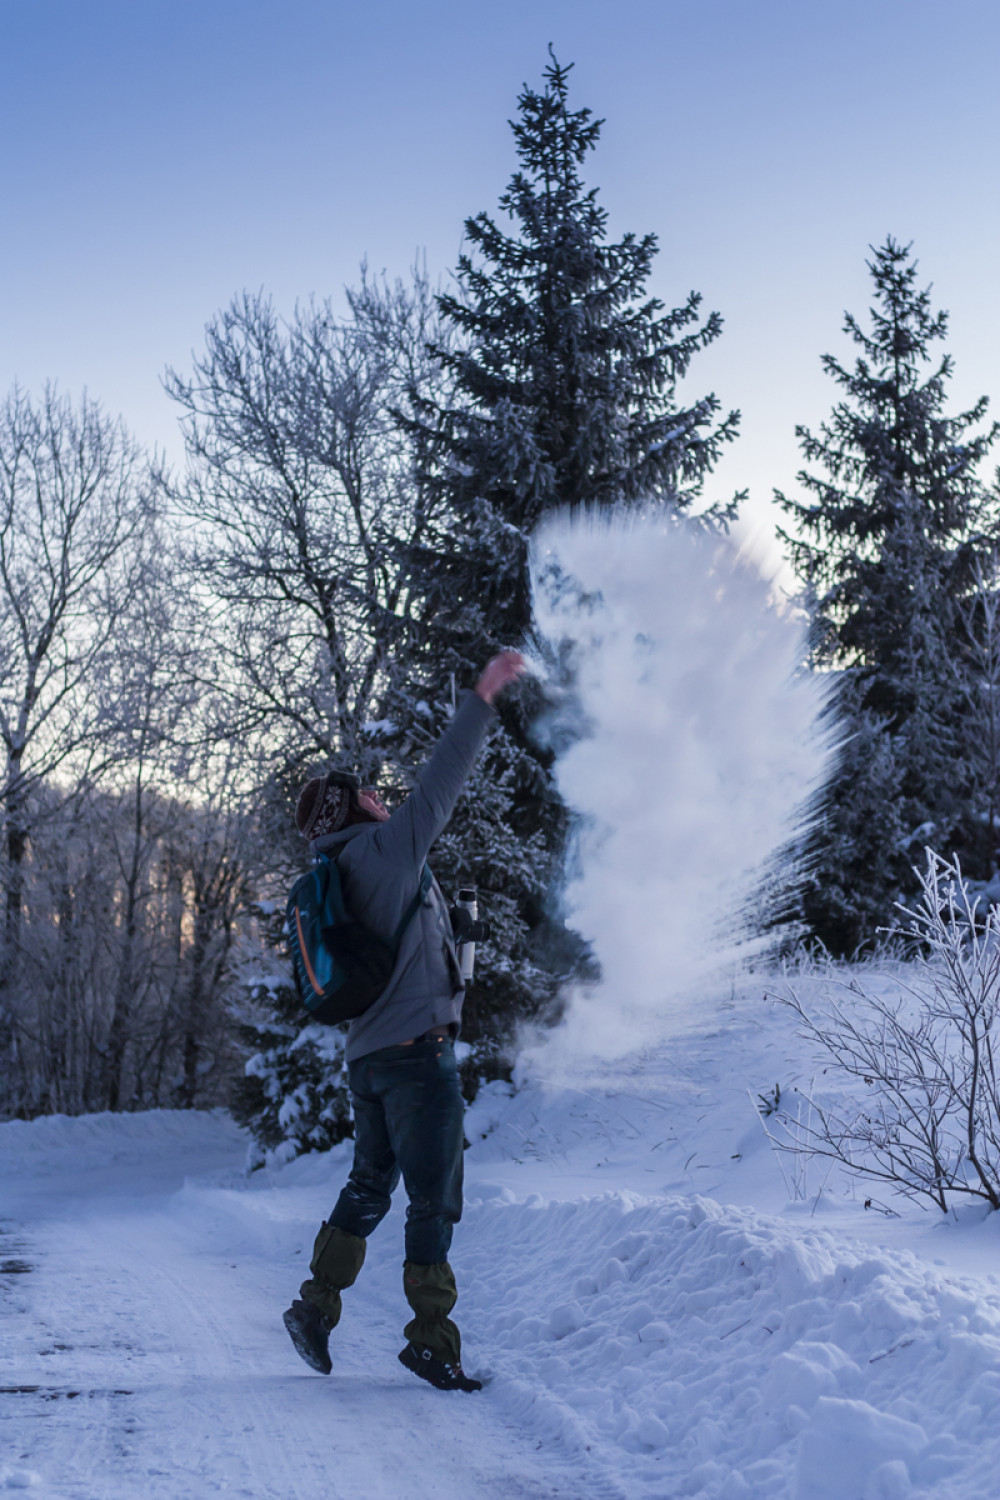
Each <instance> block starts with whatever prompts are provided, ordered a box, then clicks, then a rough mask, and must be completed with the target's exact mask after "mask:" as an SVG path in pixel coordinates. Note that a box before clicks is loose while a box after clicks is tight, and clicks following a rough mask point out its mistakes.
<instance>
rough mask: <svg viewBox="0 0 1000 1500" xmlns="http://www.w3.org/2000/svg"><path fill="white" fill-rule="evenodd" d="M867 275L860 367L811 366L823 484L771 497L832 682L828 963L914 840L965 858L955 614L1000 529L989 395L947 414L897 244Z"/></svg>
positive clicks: (868, 917) (818, 882)
mask: <svg viewBox="0 0 1000 1500" xmlns="http://www.w3.org/2000/svg"><path fill="white" fill-rule="evenodd" d="M868 266H869V270H870V271H871V275H872V279H873V281H874V284H875V305H874V306H873V307H872V309H871V314H870V316H871V326H870V329H865V328H863V327H862V326H861V324H860V323H859V322H858V320H857V319H856V318H854V317H852V316H851V315H850V314H848V315H847V316H846V320H845V325H844V326H845V331H846V332H847V333H848V334H849V335H850V337H851V339H852V340H853V341H854V343H855V344H856V345H858V346H859V349H860V354H859V357H858V359H857V360H856V362H855V364H854V366H853V368H848V367H846V366H845V365H843V364H841V363H840V362H839V361H838V360H836V359H835V358H834V357H833V356H832V355H825V356H824V357H823V365H824V368H825V369H826V371H827V373H828V374H830V375H831V376H832V377H833V379H834V380H835V381H836V383H837V385H838V386H839V387H840V389H841V391H842V392H843V398H842V399H841V400H840V401H839V402H838V403H837V405H836V406H835V407H834V409H833V412H832V414H831V416H830V418H829V419H828V420H827V421H826V422H824V423H823V424H822V426H821V427H820V430H819V433H818V434H814V433H812V432H810V431H809V430H808V429H807V428H805V427H800V428H798V429H797V435H798V437H799V440H800V444H801V448H802V451H803V453H804V455H805V457H806V460H807V462H808V463H809V464H811V465H815V466H817V468H818V469H819V470H820V472H811V471H809V470H803V472H801V473H800V474H799V475H798V482H799V484H800V485H801V486H802V487H803V489H804V490H805V492H806V493H805V497H804V498H802V499H795V498H789V497H787V496H785V495H782V494H780V493H779V494H777V496H776V498H777V500H778V503H779V504H780V505H781V506H782V507H783V508H784V510H785V511H786V512H787V514H788V515H789V517H790V518H791V522H792V527H791V529H790V530H789V532H786V533H782V536H783V539H784V541H785V542H786V544H787V546H788V549H789V554H790V557H791V560H792V563H793V565H794V567H795V569H796V571H797V573H798V575H799V577H800V578H801V580H802V582H803V584H804V585H805V586H806V589H807V591H808V594H809V597H810V598H811V601H812V607H813V659H814V664H815V665H816V666H817V667H820V668H825V669H833V670H835V671H836V672H837V673H838V674H839V680H838V683H837V687H836V691H835V696H834V700H833V707H832V713H833V715H834V716H835V719H836V721H837V726H838V730H839V733H840V735H841V739H842V748H841V752H840V755H839V759H838V763H837V766H836V768H835V771H834V774H833V776H832V777H831V780H830V782H829V784H828V786H827V788H826V792H825V796H824V799H823V801H824V806H823V812H824V814H825V817H824V818H823V819H821V821H820V824H819V826H818V831H817V832H816V834H815V835H814V836H813V839H812V849H811V855H812V872H811V875H810V876H809V878H808V880H807V883H806V887H805V892H804V916H805V918H806V920H807V922H808V924H809V926H810V928H811V930H812V931H813V932H814V933H815V934H816V935H817V936H818V937H820V938H821V939H822V941H823V942H824V943H825V944H827V946H828V947H829V948H830V949H831V950H832V951H834V952H836V953H850V952H851V951H853V950H854V949H855V948H856V947H857V946H858V945H859V944H860V943H863V942H866V941H870V940H872V939H873V938H874V936H875V933H876V929H877V928H878V927H879V926H880V925H884V924H886V923H887V922H888V921H890V920H891V917H892V912H893V902H894V901H895V900H896V899H898V898H899V897H900V896H901V895H905V894H909V893H912V891H913V888H914V886H915V883H916V877H915V876H914V874H913V870H912V866H913V864H914V861H919V859H920V854H921V849H922V846H923V845H924V844H925V843H928V842H933V844H934V846H935V847H936V848H937V849H939V850H942V851H947V852H955V851H958V852H961V853H963V854H965V853H966V852H967V850H968V848H969V846H970V844H971V843H973V842H974V840H973V837H972V832H971V826H970V825H971V822H972V821H973V815H974V809H973V805H972V804H973V800H974V799H973V792H972V784H971V778H970V772H969V765H968V762H967V758H966V755H965V752H964V747H963V738H964V708H963V693H962V686H961V672H960V671H959V670H957V667H958V666H959V660H958V659H959V657H960V655H961V654H962V649H963V648H962V646H961V644H960V637H962V635H963V631H962V626H961V621H962V608H963V600H964V599H965V597H966V595H967V594H968V592H969V591H970V588H971V587H972V585H973V581H974V577H975V572H976V565H977V561H976V560H977V558H981V557H983V555H984V554H985V553H986V552H988V551H989V548H990V536H991V534H992V533H993V532H994V530H995V527H996V515H995V510H994V509H993V508H992V507H991V504H990V500H989V497H988V495H987V493H986V491H985V490H984V488H983V486H982V484H981V482H980V480H979V478H978V468H979V465H980V462H981V460H982V459H983V457H984V456H985V454H986V453H987V451H988V449H989V447H990V445H991V443H992V442H993V441H994V439H995V437H996V436H997V432H998V428H997V427H996V426H994V427H993V428H991V429H990V430H988V431H985V432H982V433H980V434H979V435H976V434H975V433H974V430H973V429H975V428H976V427H977V426H978V425H979V423H980V421H981V419H982V417H983V415H984V412H985V410H986V405H987V401H986V397H983V398H982V399H981V400H980V401H978V402H977V403H976V404H975V406H973V407H972V408H971V409H970V410H968V411H965V412H960V413H958V414H957V415H955V416H950V415H948V414H947V413H946V412H945V409H944V407H945V395H946V382H947V380H948V378H949V377H950V375H951V373H952V363H951V358H950V356H949V355H945V356H943V357H942V358H941V359H940V360H939V361H938V362H937V364H933V363H932V360H933V346H934V344H936V343H937V342H938V341H939V340H941V339H943V338H944V336H945V334H946V331H947V314H946V313H944V312H938V313H934V312H933V311H932V309H931V302H930V293H929V291H928V290H923V291H921V290H918V289H917V285H916V277H917V263H916V261H914V260H913V259H912V256H911V252H910V248H909V247H908V246H901V245H899V244H897V243H896V242H895V241H894V240H893V239H891V238H890V239H887V240H886V242H885V244H884V245H882V246H881V247H880V248H879V249H878V250H875V251H874V253H873V259H872V260H871V261H869V262H868ZM928 367H929V368H928ZM987 873H988V872H987Z"/></svg>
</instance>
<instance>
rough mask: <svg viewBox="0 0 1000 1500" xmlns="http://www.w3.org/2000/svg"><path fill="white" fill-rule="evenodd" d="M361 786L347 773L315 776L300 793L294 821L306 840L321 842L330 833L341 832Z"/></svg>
mask: <svg viewBox="0 0 1000 1500" xmlns="http://www.w3.org/2000/svg"><path fill="white" fill-rule="evenodd" d="M360 785H361V783H360V782H359V780H358V778H357V777H356V776H351V775H350V774H349V773H348V772H346V771H333V772H330V773H329V774H328V775H326V776H314V777H313V778H312V780H311V781H307V782H306V784H305V786H304V787H303V788H302V791H301V792H300V793H299V800H298V802H297V803H296V805H295V822H296V825H297V827H298V830H299V833H301V835H302V837H303V838H304V839H309V840H310V841H311V840H312V839H319V838H322V837H323V835H324V834H327V833H338V832H339V831H340V829H341V828H343V826H344V824H345V823H346V822H347V818H348V814H349V813H350V811H351V808H352V806H353V805H354V793H355V792H356V791H357V790H358V787H359V786H360Z"/></svg>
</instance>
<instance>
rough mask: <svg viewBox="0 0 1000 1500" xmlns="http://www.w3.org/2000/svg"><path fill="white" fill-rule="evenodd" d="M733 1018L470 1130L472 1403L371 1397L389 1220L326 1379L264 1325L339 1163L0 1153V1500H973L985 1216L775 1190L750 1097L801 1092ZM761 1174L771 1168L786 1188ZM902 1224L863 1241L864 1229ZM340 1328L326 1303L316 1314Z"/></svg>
mask: <svg viewBox="0 0 1000 1500" xmlns="http://www.w3.org/2000/svg"><path fill="white" fill-rule="evenodd" d="M761 989H762V986H761V985H760V984H751V983H748V984H747V985H746V986H745V988H744V989H743V990H742V991H741V992H740V993H739V994H738V995H737V996H736V997H735V998H734V999H733V1000H732V1001H731V1002H729V1003H728V1004H727V1005H726V1006H725V1007H723V1008H722V1009H721V1010H720V1011H719V1012H718V1013H717V1014H715V1015H714V1016H709V1017H706V1024H705V1028H704V1031H703V1032H702V1033H701V1034H698V1035H695V1034H694V1033H692V1034H690V1035H689V1036H688V1037H686V1038H684V1039H683V1040H681V1041H677V1042H674V1043H672V1044H671V1045H669V1046H665V1047H663V1048H662V1049H659V1050H657V1051H654V1052H650V1053H648V1054H645V1055H643V1056H642V1057H638V1058H636V1057H633V1058H631V1059H627V1060H625V1061H624V1062H621V1063H616V1064H614V1065H608V1066H607V1068H606V1069H605V1070H604V1071H603V1073H602V1072H600V1070H598V1072H597V1073H596V1074H592V1075H591V1076H590V1077H588V1078H587V1079H586V1080H582V1079H581V1080H578V1086H574V1087H573V1088H565V1089H561V1090H555V1091H552V1090H549V1091H546V1090H544V1089H543V1088H541V1087H540V1086H538V1085H537V1084H530V1083H529V1084H528V1085H527V1086H525V1087H524V1088H523V1089H522V1090H521V1091H520V1092H519V1093H518V1094H516V1095H515V1096H514V1097H512V1098H511V1097H507V1094H506V1091H505V1090H504V1089H503V1088H502V1087H498V1086H496V1087H494V1088H493V1089H492V1090H490V1091H489V1092H488V1094H487V1095H486V1096H485V1097H483V1098H481V1100H480V1101H479V1102H477V1105H476V1106H475V1108H474V1109H473V1110H472V1111H471V1112H470V1115H469V1119H468V1127H467V1128H468V1133H469V1136H470V1138H471V1139H472V1140H473V1145H472V1148H471V1149H470V1151H469V1152H468V1153H467V1199H468V1208H467V1212H466V1216H465V1218H464V1220H463V1222H462V1224H461V1226H460V1228H459V1231H458V1234H457V1236H456V1243H455V1249H454V1255H453V1260H454V1263H455V1266H456V1269H457V1273H458V1276H459V1281H460V1289H461V1300H460V1303H459V1308H458V1313H459V1314H460V1316H461V1324H462V1327H463V1331H464V1335H465V1340H466V1361H465V1362H466V1366H467V1368H470V1369H473V1370H478V1371H479V1372H481V1373H484V1374H486V1375H489V1376H491V1377H492V1378H491V1380H490V1383H489V1385H488V1386H487V1388H486V1390H485V1391H484V1392H483V1393H482V1394H481V1395H477V1396H461V1395H444V1394H441V1393H438V1392H435V1391H433V1390H431V1389H429V1388H426V1387H424V1386H422V1385H420V1384H418V1383H417V1382H416V1381H415V1380H414V1379H413V1378H412V1376H410V1375H408V1374H407V1373H406V1372H405V1371H404V1370H402V1369H401V1367H400V1366H399V1365H398V1364H397V1362H396V1359H395V1354H396V1352H397V1350H398V1348H399V1347H400V1346H401V1339H400V1329H401V1325H402V1323H403V1321H404V1319H405V1316H406V1308H405V1306H404V1303H403V1299H402V1293H401V1289H400V1286H399V1275H400V1262H401V1259H402V1223H401V1205H400V1206H399V1207H397V1208H396V1209H394V1211H393V1214H392V1215H391V1216H390V1218H389V1220H387V1222H386V1224H385V1225H383V1226H382V1228H381V1229H380V1230H379V1232H378V1234H377V1235H376V1236H375V1237H374V1239H373V1240H372V1242H371V1248H370V1252H369V1260H368V1264H367V1265H366V1267H365V1270H364V1272H363V1275H362V1279H361V1281H359V1283H358V1285H357V1287H355V1288H354V1290H353V1292H351V1293H349V1294H348V1297H349V1301H348V1302H347V1310H346V1312H345V1317H344V1321H343V1323H342V1324H341V1327H340V1330H339V1331H338V1334H337V1335H336V1336H335V1337H336V1349H335V1363H334V1373H333V1375H332V1376H330V1377H328V1378H324V1377H322V1376H317V1375H313V1374H311V1373H310V1372H309V1371H308V1370H307V1369H306V1367H305V1366H304V1365H302V1364H301V1363H300V1361H299V1360H298V1359H297V1358H296V1356H295V1354H294V1352H293V1351H292V1349H291V1345H290V1344H289V1343H288V1340H287V1338H286V1335H285V1333H284V1331H283V1329H282V1327H281V1322H280V1313H281V1311H282V1309H283V1307H284V1306H285V1305H286V1303H287V1300H288V1298H289V1296H290V1294H291V1293H292V1292H293V1291H294V1289H295V1287H296V1285H297V1282H298V1280H299V1279H300V1274H301V1270H302V1265H303V1262H304V1261H305V1260H306V1259H307V1257H308V1251H309V1247H310V1245H311V1241H312V1236H313V1233H314V1230H315V1227H316V1225H317V1223H318V1221H319V1220H320V1219H321V1218H322V1217H323V1216H324V1215H325V1213H326V1212H327V1210H328V1208H329V1206H330V1204H331V1203H332V1201H333V1198H334V1197H335V1195H336V1192H337V1190H338V1189H339V1186H340V1184H341V1182H342V1181H343V1178H344V1176H345V1174H346V1171H347V1165H348V1160H349V1157H348V1153H347V1151H345V1150H344V1149H343V1148H340V1149H338V1150H337V1151H334V1152H332V1153H330V1155H329V1156H326V1157H309V1158H303V1159H300V1160H299V1161H297V1162H294V1163H292V1164H291V1165H289V1166H286V1167H284V1168H281V1169H280V1170H275V1171H273V1172H262V1173H256V1174H254V1176H253V1177H252V1178H250V1179H247V1178H246V1177H245V1176H244V1175H243V1173H242V1159H243V1155H244V1142H243V1141H242V1140H241V1138H240V1136H239V1133H238V1132H237V1131H236V1130H235V1128H234V1127H233V1126H232V1124H231V1123H230V1122H228V1121H227V1120H226V1119H225V1118H224V1117H221V1116H196V1115H185V1114H166V1113H158V1114H151V1115H140V1116H120V1117H110V1116H97V1117H92V1118H87V1119H82V1120H64V1119H52V1120H41V1121H36V1122H33V1123H31V1124H21V1123H13V1124H7V1125H3V1126H0V1176H2V1181H3V1188H4V1194H3V1207H2V1210H0V1212H2V1214H3V1220H2V1224H0V1228H2V1231H3V1232H2V1234H0V1298H2V1304H3V1328H4V1334H5V1338H4V1373H3V1377H2V1380H3V1385H2V1390H0V1489H2V1488H3V1487H4V1486H6V1487H7V1488H8V1489H12V1490H14V1489H18V1488H26V1489H29V1490H30V1491H31V1493H33V1494H35V1495H37V1496H39V1497H49V1496H51V1497H53V1500H55V1497H58V1500H139V1497H142V1500H177V1497H182V1496H183V1497H195V1500H198V1497H202V1496H206V1497H207V1496H213V1495H217V1494H223V1495H232V1496H246V1497H254V1500H258V1497H259V1500H264V1497H268V1500H285V1497H288V1500H341V1497H343V1500H348V1497H350V1500H355V1497H365V1500H423V1497H428V1500H429V1497H437V1500H460V1497H461V1500H479V1497H486V1500H489V1497H497V1500H500V1497H505V1500H506V1497H511V1500H516V1497H520V1496H525V1497H539V1500H541V1497H555V1496H558V1497H565V1500H590V1497H594V1500H597V1497H607V1500H619V1497H620V1500H645V1497H650V1500H652V1497H656V1500H675V1497H682V1496H683V1497H686V1496H690V1497H699V1500H742V1497H751V1496H753V1497H758V1496H759V1497H761V1500H763V1497H765V1496H766V1497H767V1500H901V1497H917V1496H920V1497H928V1500H929V1497H934V1500H972V1497H976V1500H994V1497H996V1496H997V1495H1000V1479H998V1478H997V1475H998V1473H1000V1422H998V1420H997V1419H998V1416H1000V1281H998V1279H997V1276H996V1275H995V1274H994V1272H993V1267H994V1266H997V1265H998V1261H997V1251H998V1249H1000V1216H985V1215H982V1214H979V1213H971V1214H968V1215H966V1216H964V1217H959V1218H954V1217H952V1218H948V1219H946V1218H944V1217H943V1216H941V1215H939V1214H938V1215H935V1214H933V1213H932V1212H924V1211H922V1210H921V1209H919V1208H918V1207H915V1206H912V1205H911V1206H907V1205H906V1204H905V1203H902V1202H897V1201H895V1200H890V1199H889V1197H888V1195H887V1194H886V1192H885V1191H884V1190H883V1191H881V1192H879V1193H878V1194H877V1197H878V1202H877V1203H876V1204H875V1206H874V1207H873V1208H871V1209H868V1210H866V1209H865V1208H864V1207H863V1203H864V1199H865V1196H866V1192H865V1190H864V1189H861V1188H859V1189H858V1190H857V1191H856V1192H854V1193H853V1194H852V1193H851V1192H850V1191H849V1190H848V1189H847V1185H846V1184H844V1183H842V1182H838V1181H836V1180H831V1181H827V1182H826V1183H825V1187H824V1191H823V1192H822V1193H821V1194H820V1196H819V1198H818V1201H817V1199H816V1193H817V1191H818V1190H819V1188H820V1186H822V1185H823V1179H824V1177H825V1173H822V1172H818V1171H815V1169H811V1170H812V1172H813V1173H814V1175H813V1176H811V1177H810V1174H809V1173H806V1174H805V1176H804V1177H803V1175H802V1174H801V1173H800V1174H799V1177H798V1179H797V1181H796V1187H797V1189H798V1191H799V1194H800V1197H799V1198H798V1200H797V1201H793V1202H789V1201H788V1195H787V1192H786V1188H785V1185H784V1184H783V1181H782V1176H781V1173H780V1171H779V1169H778V1166H777V1164H776V1163H775V1161H774V1159H773V1157H772V1154H771V1151H770V1148H769V1146H768V1144H767V1141H766V1139H765V1137H764V1134H763V1131H762V1129H761V1126H760V1123H759V1120H758V1119H757V1118H756V1116H755V1114H754V1112H753V1109H752V1107H751V1105H750V1102H749V1100H748V1098H747V1094H746V1088H747V1086H749V1087H750V1089H751V1090H752V1091H753V1092H754V1093H756V1092H758V1091H760V1092H764V1091H766V1090H767V1089H769V1088H771V1087H773V1085H774V1084H775V1083H780V1085H781V1088H782V1090H783V1092H787V1091H788V1090H789V1089H791V1088H792V1087H793V1086H794V1084H795V1083H796V1082H803V1081H804V1082H806V1083H808V1081H809V1079H810V1077H811V1075H812V1071H813V1070H814V1067H815V1065H814V1063H813V1062H812V1061H811V1060H810V1059H809V1058H808V1057H807V1056H805V1054H804V1050H803V1044H802V1043H801V1042H800V1041H798V1040H797V1038H796V1037H795V1036H794V1034H793V1029H792V1024H791V1018H790V1016H789V1015H788V1013H787V1012H786V1011H784V1010H781V1009H775V1008H774V1007H772V1006H770V1005H768V1004H766V1003H765V1002H764V1001H763V999H762V994H761ZM786 1170H787V1168H786ZM886 1209H890V1210H892V1211H894V1212H896V1213H898V1214H899V1217H895V1218H891V1217H888V1216H887V1214H886V1213H885V1212H884V1211H883V1210H886ZM345 1301H347V1299H345Z"/></svg>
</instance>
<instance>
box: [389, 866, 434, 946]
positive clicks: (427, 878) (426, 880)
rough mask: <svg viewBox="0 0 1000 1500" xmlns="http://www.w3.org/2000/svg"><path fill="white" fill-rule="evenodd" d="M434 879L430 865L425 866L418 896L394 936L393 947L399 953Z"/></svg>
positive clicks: (407, 909)
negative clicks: (407, 931)
mask: <svg viewBox="0 0 1000 1500" xmlns="http://www.w3.org/2000/svg"><path fill="white" fill-rule="evenodd" d="M433 879H434V877H433V875H432V874H431V870H430V865H424V868H423V869H422V870H421V872H420V884H419V885H418V886H417V894H416V895H415V896H414V898H413V900H412V901H411V902H410V904H409V906H408V907H407V908H406V910H405V911H404V913H403V917H402V921H401V922H400V924H399V926H398V927H397V928H396V931H395V933H394V934H393V938H392V946H393V947H394V948H395V949H396V950H397V952H398V950H399V945H400V943H401V942H402V941H403V933H404V932H405V931H406V929H407V928H408V927H409V925H410V923H411V922H412V921H413V918H414V917H415V916H416V914H417V911H418V909H419V907H420V905H421V903H422V902H423V899H424V897H425V896H426V895H427V892H428V891H429V890H430V888H431V881H432V880H433Z"/></svg>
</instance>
